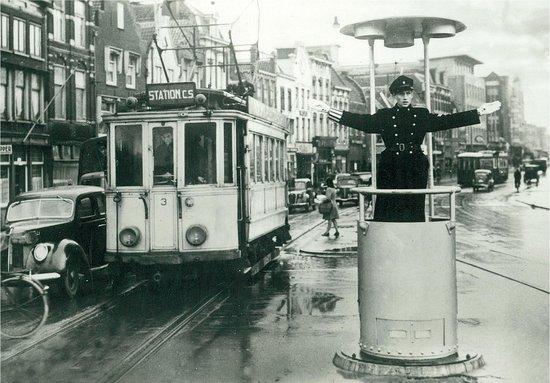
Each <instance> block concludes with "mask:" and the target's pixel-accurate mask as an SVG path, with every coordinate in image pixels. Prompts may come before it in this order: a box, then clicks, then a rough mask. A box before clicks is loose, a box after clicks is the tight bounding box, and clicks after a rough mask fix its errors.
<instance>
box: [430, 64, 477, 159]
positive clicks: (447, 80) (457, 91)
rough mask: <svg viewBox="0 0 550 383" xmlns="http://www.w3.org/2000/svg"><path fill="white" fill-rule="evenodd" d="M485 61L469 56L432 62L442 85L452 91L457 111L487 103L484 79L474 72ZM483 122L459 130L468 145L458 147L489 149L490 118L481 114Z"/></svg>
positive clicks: (471, 149)
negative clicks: (488, 120)
mask: <svg viewBox="0 0 550 383" xmlns="http://www.w3.org/2000/svg"><path fill="white" fill-rule="evenodd" d="M478 64H483V63H482V62H481V61H479V60H476V59H475V58H473V57H471V56H468V55H456V56H447V57H437V58H432V59H431V60H430V65H431V67H432V68H433V69H434V71H435V72H436V73H437V75H436V77H438V78H439V79H440V80H441V82H442V83H443V85H447V86H449V87H450V88H451V89H452V91H453V102H454V104H455V105H456V108H457V111H458V112H464V111H467V110H471V109H476V108H478V107H479V106H480V105H481V104H483V103H485V102H486V94H485V79H484V78H481V77H476V76H475V75H474V67H475V66H476V65H478ZM480 121H481V123H480V124H477V125H472V126H465V127H462V128H459V129H458V132H459V138H460V140H461V141H462V142H464V143H465V146H464V147H463V148H462V147H461V148H460V149H459V150H461V151H463V150H466V151H477V150H482V149H487V117H486V116H481V117H480Z"/></svg>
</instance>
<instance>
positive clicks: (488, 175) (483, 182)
mask: <svg viewBox="0 0 550 383" xmlns="http://www.w3.org/2000/svg"><path fill="white" fill-rule="evenodd" d="M472 187H473V190H474V193H475V192H477V191H478V190H480V189H483V190H487V191H492V190H493V189H494V188H495V180H494V178H493V173H492V172H491V171H490V170H488V169H477V170H475V171H474V179H473V181H472Z"/></svg>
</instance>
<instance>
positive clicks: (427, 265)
mask: <svg viewBox="0 0 550 383" xmlns="http://www.w3.org/2000/svg"><path fill="white" fill-rule="evenodd" d="M354 190H356V191H358V192H359V193H360V195H361V197H360V199H363V198H364V195H365V194H378V195H380V194H392V195H395V194H398V195H410V194H432V195H435V194H447V195H448V196H449V199H450V203H449V206H450V216H449V217H442V218H435V217H431V219H430V220H429V221H428V222H377V221H367V220H365V219H364V216H365V215H364V212H363V211H361V212H360V216H359V220H358V223H357V225H358V226H357V228H358V231H357V233H358V242H357V257H358V276H359V287H358V288H359V291H358V294H359V295H358V300H359V315H360V322H361V332H360V334H361V335H360V342H359V345H360V348H361V351H362V352H363V353H365V354H367V355H370V356H375V357H383V358H390V359H408V360H426V359H434V358H444V357H447V356H450V355H453V354H456V353H457V349H458V346H457V334H456V329H457V291H456V263H455V256H456V255H455V251H456V247H455V230H454V229H455V217H454V216H455V210H454V205H455V193H457V192H459V191H460V188H459V187H456V186H455V187H434V188H433V189H399V190H390V189H373V188H357V189H354ZM359 206H363V203H362V202H361V201H360V204H359ZM361 210H363V209H361Z"/></svg>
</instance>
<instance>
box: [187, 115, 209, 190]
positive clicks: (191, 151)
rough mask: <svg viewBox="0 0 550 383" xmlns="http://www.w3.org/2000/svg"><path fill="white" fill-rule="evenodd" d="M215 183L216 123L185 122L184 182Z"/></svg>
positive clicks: (196, 183) (193, 183) (188, 183)
mask: <svg viewBox="0 0 550 383" xmlns="http://www.w3.org/2000/svg"><path fill="white" fill-rule="evenodd" d="M215 183H216V123H214V122H199V123H190V124H185V184H186V185H201V184H215Z"/></svg>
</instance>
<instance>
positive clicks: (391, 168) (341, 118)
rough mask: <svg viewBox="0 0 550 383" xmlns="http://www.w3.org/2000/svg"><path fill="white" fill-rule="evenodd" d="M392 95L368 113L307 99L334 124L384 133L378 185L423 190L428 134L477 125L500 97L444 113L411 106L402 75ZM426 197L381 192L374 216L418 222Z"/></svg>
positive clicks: (409, 88) (410, 94)
mask: <svg viewBox="0 0 550 383" xmlns="http://www.w3.org/2000/svg"><path fill="white" fill-rule="evenodd" d="M390 93H391V94H392V96H393V97H394V98H395V100H396V103H395V106H394V107H392V108H385V109H380V110H378V111H376V113H375V114H372V115H370V114H358V113H350V112H346V111H342V110H339V109H335V108H331V107H330V106H328V105H327V104H325V103H324V102H322V101H319V100H311V101H310V105H311V107H312V108H313V109H315V110H317V111H319V112H325V113H327V114H328V118H329V119H330V120H332V121H334V122H336V123H339V124H342V125H346V126H349V127H351V128H355V129H358V130H361V131H363V132H365V133H370V134H380V135H381V136H382V139H383V140H384V144H385V146H386V149H385V150H384V151H383V152H382V153H381V154H380V159H379V164H378V169H379V170H378V174H377V187H378V188H379V189H424V188H426V184H427V180H428V170H429V164H428V158H427V157H426V156H425V155H424V153H423V152H422V149H421V148H420V145H421V144H422V142H423V140H424V136H425V135H426V133H428V132H437V131H441V130H447V129H454V128H458V127H461V126H468V125H474V124H479V123H480V120H479V117H480V116H481V115H483V114H488V113H492V112H495V111H497V110H498V109H500V102H499V101H495V102H492V103H486V104H483V105H481V106H480V107H479V108H478V109H477V110H476V109H474V110H469V111H467V112H461V113H455V114H448V115H437V114H432V113H430V112H429V111H428V109H426V108H416V107H412V106H411V102H412V98H413V80H412V79H411V78H409V77H406V76H399V77H398V78H397V79H396V80H395V81H393V82H392V84H391V85H390ZM424 201H425V196H424V195H423V194H420V195H380V196H378V197H377V199H376V204H375V211H374V220H375V221H385V222H422V221H424Z"/></svg>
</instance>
